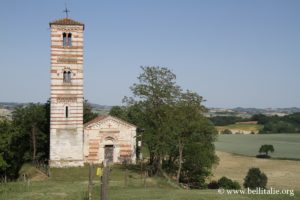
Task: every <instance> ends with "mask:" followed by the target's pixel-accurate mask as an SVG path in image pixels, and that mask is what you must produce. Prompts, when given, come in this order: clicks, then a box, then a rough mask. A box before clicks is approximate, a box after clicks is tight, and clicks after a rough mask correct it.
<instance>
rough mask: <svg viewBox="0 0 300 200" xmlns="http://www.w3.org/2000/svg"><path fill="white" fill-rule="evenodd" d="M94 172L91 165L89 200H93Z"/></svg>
mask: <svg viewBox="0 0 300 200" xmlns="http://www.w3.org/2000/svg"><path fill="white" fill-rule="evenodd" d="M92 171H93V165H92V164H91V163H89V186H88V193H89V194H88V195H89V200H92V190H93V180H92V179H93V176H92Z"/></svg>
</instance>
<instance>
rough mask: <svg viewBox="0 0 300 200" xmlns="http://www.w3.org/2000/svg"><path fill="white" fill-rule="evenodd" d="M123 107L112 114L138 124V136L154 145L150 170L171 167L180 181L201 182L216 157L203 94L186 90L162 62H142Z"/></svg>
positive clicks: (156, 171) (151, 147) (148, 144)
mask: <svg viewBox="0 0 300 200" xmlns="http://www.w3.org/2000/svg"><path fill="white" fill-rule="evenodd" d="M130 89H131V91H132V93H133V96H132V97H125V98H124V103H126V106H124V107H113V108H112V109H111V112H110V114H111V115H114V116H117V117H120V118H123V119H125V120H127V121H129V122H131V123H134V124H136V125H137V126H138V127H139V131H138V134H139V136H138V137H142V141H143V145H144V146H146V147H147V148H148V151H149V157H150V159H149V166H150V169H151V174H157V173H160V172H167V173H169V175H170V176H172V177H176V180H177V182H182V183H186V184H188V185H189V186H191V187H201V186H202V185H203V184H204V181H205V177H207V176H208V175H210V174H211V167H212V165H213V164H214V163H216V162H217V157H216V155H215V151H214V150H215V149H214V144H213V142H214V141H215V139H216V130H215V128H214V126H213V124H212V123H211V122H210V121H209V120H208V119H207V118H205V117H204V116H203V113H204V112H206V108H205V107H204V106H203V104H202V103H203V98H202V97H201V96H199V95H198V94H197V93H195V92H191V91H189V90H187V91H183V90H182V89H181V88H180V87H179V86H178V85H177V84H176V76H175V74H174V73H172V72H171V71H170V70H169V69H167V68H163V67H142V73H141V74H140V75H139V77H138V83H135V84H133V86H132V87H131V88H130Z"/></svg>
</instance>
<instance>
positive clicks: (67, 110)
mask: <svg viewBox="0 0 300 200" xmlns="http://www.w3.org/2000/svg"><path fill="white" fill-rule="evenodd" d="M65 114H66V118H68V117H69V107H68V106H66V112H65Z"/></svg>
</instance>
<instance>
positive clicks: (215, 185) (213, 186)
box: [207, 181, 219, 189]
mask: <svg viewBox="0 0 300 200" xmlns="http://www.w3.org/2000/svg"><path fill="white" fill-rule="evenodd" d="M207 188H208V189H219V184H218V182H217V181H211V182H210V183H209V184H208V185H207Z"/></svg>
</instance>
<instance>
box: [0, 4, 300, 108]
mask: <svg viewBox="0 0 300 200" xmlns="http://www.w3.org/2000/svg"><path fill="white" fill-rule="evenodd" d="M65 2H67V4H68V8H69V9H70V10H71V13H70V18H73V19H75V20H78V21H81V22H83V23H85V25H86V29H85V46H84V48H85V54H84V59H85V61H84V73H85V80H84V93H85V98H86V99H88V100H89V101H90V102H93V103H98V104H105V105H117V104H121V101H122V98H123V96H125V95H127V96H130V95H131V92H130V90H129V86H130V85H132V84H133V83H135V82H137V78H136V77H137V76H138V74H139V73H140V72H141V70H140V66H141V65H143V66H147V65H155V66H163V67H168V68H170V69H172V70H173V72H174V73H175V74H176V75H177V81H178V84H179V85H181V86H182V87H183V88H184V89H190V90H193V91H196V92H197V93H199V94H200V95H202V96H203V97H204V98H205V99H206V102H205V105H206V106H209V107H237V106H242V107H292V106H297V107H300V92H299V91H300V89H299V86H300V78H299V77H300V12H299V10H300V1H297V0H294V1H293V0H281V1H278V0H257V1H256V0H206V1H204V0H198V1H197V0H194V1H192V0H181V1H176V0H151V1H150V0H136V1H133V0H126V1H125V0H119V1H114V0H109V1H108V0H107V1H100V0H99V1H96V0H95V1H91V0H89V1H79V0H78V1H73V0H72V1H71V0H69V1H62V0H51V1H50V0H47V1H46V0H45V1H34V0H26V1H21V0H19V1H17V0H2V1H1V2H0V27H1V28H0V36H1V37H0V102H1V101H13V102H45V101H46V100H47V99H48V98H49V95H50V86H49V83H50V74H49V71H50V30H49V24H48V23H49V22H50V21H52V20H55V19H58V18H62V17H64V13H63V12H62V10H63V9H64V4H65Z"/></svg>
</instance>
